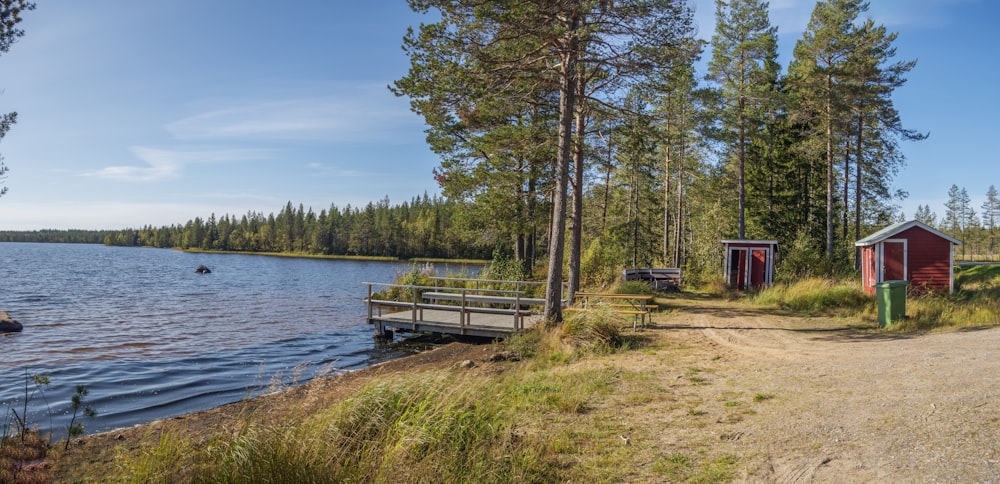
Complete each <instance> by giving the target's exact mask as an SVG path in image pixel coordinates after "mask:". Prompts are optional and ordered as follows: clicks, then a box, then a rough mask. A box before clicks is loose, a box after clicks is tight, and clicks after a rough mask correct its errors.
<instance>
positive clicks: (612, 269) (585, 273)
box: [580, 238, 625, 287]
mask: <svg viewBox="0 0 1000 484" xmlns="http://www.w3.org/2000/svg"><path fill="white" fill-rule="evenodd" d="M624 250H625V247H624V246H623V245H621V244H605V243H604V241H603V239H600V238H597V239H594V241H593V242H591V243H590V245H589V246H588V247H587V249H586V250H585V251H584V252H583V255H582V256H581V257H580V279H581V280H580V283H581V284H582V285H584V286H589V287H608V286H611V285H612V284H614V283H616V282H618V281H619V280H621V277H622V276H621V271H622V266H621V264H619V263H617V262H614V261H620V260H623V259H624V253H623V251H624Z"/></svg>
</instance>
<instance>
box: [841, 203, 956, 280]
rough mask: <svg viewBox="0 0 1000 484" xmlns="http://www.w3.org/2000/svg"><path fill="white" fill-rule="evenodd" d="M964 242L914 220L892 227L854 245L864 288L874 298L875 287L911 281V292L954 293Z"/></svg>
mask: <svg viewBox="0 0 1000 484" xmlns="http://www.w3.org/2000/svg"><path fill="white" fill-rule="evenodd" d="M961 244H962V241H960V240H958V239H955V238H954V237H949V236H948V235H945V234H943V233H941V232H939V231H937V230H934V229H933V228H931V227H930V226H929V225H927V224H924V223H921V222H918V221H916V220H911V221H909V222H900V223H898V224H895V225H890V226H888V227H886V228H884V229H882V230H879V231H878V232H875V233H874V234H871V235H869V236H868V237H865V238H863V239H861V240H859V241H857V242H855V243H854V245H855V246H857V247H860V248H861V285H862V287H863V288H864V290H865V292H867V293H868V294H871V295H875V284H878V283H880V282H884V281H909V283H910V284H909V291H910V292H915V293H925V292H929V291H935V292H944V291H948V293H951V292H952V291H954V290H955V271H954V269H953V268H954V267H955V246H956V245H961Z"/></svg>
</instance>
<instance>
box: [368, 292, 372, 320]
mask: <svg viewBox="0 0 1000 484" xmlns="http://www.w3.org/2000/svg"><path fill="white" fill-rule="evenodd" d="M371 322H372V285H371V284H369V285H368V324H371Z"/></svg>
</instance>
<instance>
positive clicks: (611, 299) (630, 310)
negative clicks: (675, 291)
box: [567, 292, 658, 331]
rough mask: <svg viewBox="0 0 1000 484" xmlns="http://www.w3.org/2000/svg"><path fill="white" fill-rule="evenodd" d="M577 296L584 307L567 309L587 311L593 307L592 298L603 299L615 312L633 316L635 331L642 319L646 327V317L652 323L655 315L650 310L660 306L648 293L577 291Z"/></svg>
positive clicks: (643, 325) (633, 328)
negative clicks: (591, 304)
mask: <svg viewBox="0 0 1000 484" xmlns="http://www.w3.org/2000/svg"><path fill="white" fill-rule="evenodd" d="M575 297H578V298H579V299H580V300H581V302H582V307H578V308H567V310H575V311H587V310H590V309H591V308H590V300H591V299H597V300H603V301H604V302H605V304H604V305H605V306H607V307H610V308H612V310H613V311H614V312H616V313H618V314H625V315H630V316H632V330H633V331H634V330H635V329H636V328H637V326H638V325H639V322H640V321H641V322H642V327H643V328H645V327H646V318H649V323H650V324H652V323H653V315H652V313H650V310H651V309H654V308H657V307H658V306H657V305H656V304H652V301H653V296H650V295H647V294H607V293H594V292H577V293H576V294H575ZM615 301H620V302H615Z"/></svg>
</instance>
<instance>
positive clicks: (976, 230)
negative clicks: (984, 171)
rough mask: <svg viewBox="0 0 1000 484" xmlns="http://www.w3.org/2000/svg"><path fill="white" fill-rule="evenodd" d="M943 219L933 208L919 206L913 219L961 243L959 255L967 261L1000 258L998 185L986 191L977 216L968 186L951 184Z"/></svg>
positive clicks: (999, 196)
mask: <svg viewBox="0 0 1000 484" xmlns="http://www.w3.org/2000/svg"><path fill="white" fill-rule="evenodd" d="M944 208H945V211H944V216H943V217H941V218H940V219H939V218H938V215H937V213H936V212H935V211H933V210H931V207H930V205H918V206H917V211H916V212H915V213H914V215H913V218H914V219H916V220H918V221H920V222H923V223H925V224H927V225H930V226H931V227H934V228H937V229H938V230H940V231H942V232H944V233H946V234H948V235H951V236H952V237H955V238H956V239H959V240H961V241H962V246H960V247H958V248H957V249H956V256H957V257H958V258H959V259H966V260H990V261H995V260H998V259H1000V237H998V236H1000V233H998V232H1000V193H998V192H997V189H996V187H995V186H993V185H990V187H989V189H987V190H986V198H985V199H984V200H983V203H982V205H980V206H979V209H980V212H979V213H977V212H976V209H975V207H973V206H972V198H971V197H970V196H969V192H968V191H967V190H966V189H965V187H961V188H959V186H958V185H952V186H951V189H949V190H948V201H946V202H945V204H944Z"/></svg>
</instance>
